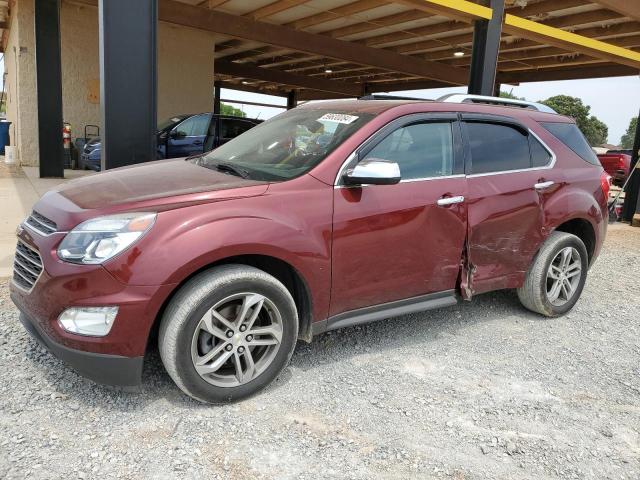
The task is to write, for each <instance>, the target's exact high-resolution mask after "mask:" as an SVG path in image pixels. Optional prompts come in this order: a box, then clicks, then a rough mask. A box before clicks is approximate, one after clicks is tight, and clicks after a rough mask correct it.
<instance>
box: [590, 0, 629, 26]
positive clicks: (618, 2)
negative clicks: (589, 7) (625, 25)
mask: <svg viewBox="0 0 640 480" xmlns="http://www.w3.org/2000/svg"><path fill="white" fill-rule="evenodd" d="M591 1H592V2H594V3H597V4H598V5H601V6H602V7H604V8H608V9H609V10H613V11H614V12H618V13H619V14H620V15H624V16H625V17H629V18H633V19H634V20H638V21H640V2H639V1H638V0H591Z"/></svg>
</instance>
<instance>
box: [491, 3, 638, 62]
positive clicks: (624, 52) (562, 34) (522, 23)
mask: <svg viewBox="0 0 640 480" xmlns="http://www.w3.org/2000/svg"><path fill="white" fill-rule="evenodd" d="M504 23H505V25H510V26H512V27H515V28H518V29H521V30H528V31H530V32H534V33H537V34H539V35H542V36H545V37H550V38H554V39H556V40H561V41H563V42H567V43H572V44H575V45H579V46H582V47H586V48H589V49H591V50H597V51H600V52H605V53H608V54H611V55H615V56H618V57H622V58H626V59H629V60H633V61H635V62H639V63H640V53H638V52H634V51H633V50H629V49H628V48H623V47H618V46H616V45H612V44H610V43H606V42H601V41H600V40H595V39H593V38H589V37H585V36H583V35H578V34H576V33H571V32H566V31H564V30H560V29H559V28H555V27H550V26H548V25H544V24H542V23H539V22H533V21H531V20H527V19H526V18H521V17H516V16H515V15H511V14H509V13H507V14H506V15H505V19H504Z"/></svg>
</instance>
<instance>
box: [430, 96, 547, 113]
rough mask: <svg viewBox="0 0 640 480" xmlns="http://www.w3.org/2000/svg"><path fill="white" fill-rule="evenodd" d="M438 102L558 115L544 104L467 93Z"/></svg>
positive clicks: (438, 100)
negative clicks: (500, 107)
mask: <svg viewBox="0 0 640 480" xmlns="http://www.w3.org/2000/svg"><path fill="white" fill-rule="evenodd" d="M436 101H437V102H449V103H486V104H488V105H501V106H507V107H520V108H528V109H530V110H537V111H538V112H546V113H558V112H556V111H555V110H554V109H553V108H551V107H547V106H546V105H544V104H542V103H537V102H528V101H526V100H513V99H511V98H502V97H489V96H485V95H468V94H466V93H451V94H449V95H444V96H442V97H440V98H438V99H437V100H436Z"/></svg>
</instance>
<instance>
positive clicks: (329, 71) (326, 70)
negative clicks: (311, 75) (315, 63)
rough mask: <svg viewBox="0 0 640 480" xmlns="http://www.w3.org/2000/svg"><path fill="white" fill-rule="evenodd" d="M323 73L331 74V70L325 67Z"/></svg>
mask: <svg viewBox="0 0 640 480" xmlns="http://www.w3.org/2000/svg"><path fill="white" fill-rule="evenodd" d="M324 73H333V70H331V69H330V68H328V67H327V68H325V69H324Z"/></svg>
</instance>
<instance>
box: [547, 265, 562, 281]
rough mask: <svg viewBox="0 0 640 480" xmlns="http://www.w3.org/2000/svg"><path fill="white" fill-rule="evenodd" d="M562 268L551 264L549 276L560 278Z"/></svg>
mask: <svg viewBox="0 0 640 480" xmlns="http://www.w3.org/2000/svg"><path fill="white" fill-rule="evenodd" d="M560 273H561V271H560V269H559V268H558V267H556V266H555V265H554V264H551V266H550V267H549V278H553V279H556V280H557V279H558V278H559V277H560Z"/></svg>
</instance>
